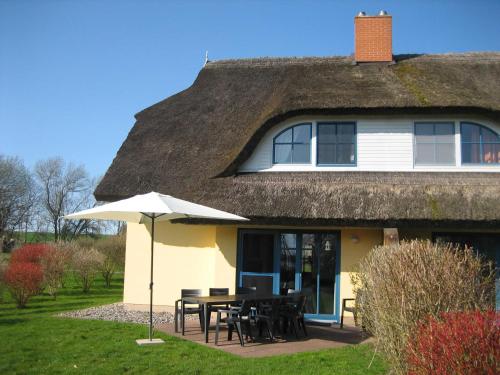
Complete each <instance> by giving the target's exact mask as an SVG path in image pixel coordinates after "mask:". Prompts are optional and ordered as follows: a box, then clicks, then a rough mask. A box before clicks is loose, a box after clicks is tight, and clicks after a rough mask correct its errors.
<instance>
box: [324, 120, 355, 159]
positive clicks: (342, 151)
mask: <svg viewBox="0 0 500 375" xmlns="http://www.w3.org/2000/svg"><path fill="white" fill-rule="evenodd" d="M356 138H357V137H356V123H355V122H320V123H318V127H317V134H316V139H317V151H316V163H317V164H318V165H337V166H343V165H345V166H352V165H356V153H357V152H356V148H357V146H356Z"/></svg>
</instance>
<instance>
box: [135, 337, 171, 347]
mask: <svg viewBox="0 0 500 375" xmlns="http://www.w3.org/2000/svg"><path fill="white" fill-rule="evenodd" d="M135 342H136V343H137V345H140V346H142V345H156V344H164V343H165V341H163V340H162V339H151V340H150V339H140V340H135Z"/></svg>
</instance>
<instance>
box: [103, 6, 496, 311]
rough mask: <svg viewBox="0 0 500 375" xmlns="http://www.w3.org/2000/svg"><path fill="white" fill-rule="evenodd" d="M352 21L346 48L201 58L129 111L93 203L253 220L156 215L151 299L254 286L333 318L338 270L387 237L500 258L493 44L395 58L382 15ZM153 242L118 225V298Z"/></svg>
mask: <svg viewBox="0 0 500 375" xmlns="http://www.w3.org/2000/svg"><path fill="white" fill-rule="evenodd" d="M354 23H355V54H354V56H347V57H318V58H256V59H242V60H225V61H214V62H208V63H207V64H206V65H205V66H204V67H203V69H202V70H201V71H200V73H199V75H198V77H197V78H196V80H195V82H194V83H193V85H192V86H191V87H189V88H188V89H186V90H184V91H182V92H180V93H178V94H176V95H173V96H172V97H169V98H167V99H165V100H163V101H161V102H159V103H157V104H155V105H153V106H151V107H149V108H147V109H145V110H143V111H142V112H140V113H138V114H137V115H136V120H137V122H136V124H135V125H134V127H133V129H132V130H131V132H130V134H129V135H128V137H127V139H126V141H125V142H124V143H123V145H122V147H121V148H120V150H119V151H118V154H117V156H116V158H115V159H114V161H113V163H112V165H111V166H110V168H109V169H108V171H107V173H106V175H105V177H104V178H103V180H102V181H101V183H100V184H99V186H98V187H97V189H96V191H95V196H96V198H97V199H98V200H104V201H111V200H116V199H121V198H125V197H129V196H132V195H134V194H139V193H146V192H149V191H152V190H154V191H158V192H160V193H164V194H170V195H173V196H175V197H178V198H182V199H186V200H189V201H193V202H196V203H200V204H203V205H207V206H210V207H214V208H217V209H221V210H225V211H228V212H231V213H234V214H237V215H241V216H244V217H247V218H249V219H250V222H248V223H244V224H242V223H227V222H226V223H222V222H216V221H210V220H198V221H196V222H194V223H193V222H190V224H187V223H186V221H183V220H177V221H176V222H174V223H167V222H162V223H160V224H158V226H157V231H156V234H157V241H156V252H155V259H156V260H155V296H154V304H155V306H156V307H157V308H161V307H163V306H172V305H173V304H174V301H175V300H176V299H177V298H178V297H179V294H180V289H181V288H202V289H204V290H205V291H206V292H208V288H209V287H230V289H231V291H234V288H235V287H236V286H237V285H238V286H253V285H255V286H257V287H258V288H259V289H261V290H266V291H270V292H271V291H272V292H275V293H279V292H281V291H283V290H286V289H301V290H302V291H303V292H304V293H306V294H308V295H309V305H308V311H307V312H308V314H309V315H308V317H309V318H314V319H320V320H331V321H335V320H337V319H338V317H339V308H340V303H341V299H343V298H348V297H352V285H351V282H350V278H349V273H350V272H352V271H354V270H355V267H356V264H357V263H358V262H359V261H360V260H361V259H362V258H363V256H365V255H366V254H367V253H368V252H369V251H370V249H372V248H373V247H374V246H376V245H379V244H382V243H383V242H384V241H397V240H398V239H411V238H428V239H432V240H439V239H443V240H447V241H455V242H459V243H468V244H472V245H474V246H475V247H476V248H477V249H479V251H481V252H482V253H484V254H486V255H487V256H489V257H490V258H491V259H492V260H494V261H496V262H497V265H498V264H500V137H499V134H500V53H497V52H495V53H462V54H442V55H396V56H393V54H392V18H391V16H389V15H387V14H384V13H382V14H381V15H378V16H366V15H364V14H360V15H358V16H357V17H356V18H355V22H354ZM149 239H150V237H149V232H148V227H147V226H145V225H141V224H129V225H128V230H127V250H126V251H127V252H126V267H125V289H124V302H125V303H127V304H131V305H138V306H139V305H147V304H148V302H149V301H148V298H149V297H148V296H149V293H148V286H149V272H148V264H149V257H148V253H147V252H146V251H145V249H147V248H148V241H149Z"/></svg>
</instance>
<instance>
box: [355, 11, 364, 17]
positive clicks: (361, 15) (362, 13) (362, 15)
mask: <svg viewBox="0 0 500 375" xmlns="http://www.w3.org/2000/svg"><path fill="white" fill-rule="evenodd" d="M364 16H366V13H365V12H363V11H361V12H359V13H358V15H357V17H364Z"/></svg>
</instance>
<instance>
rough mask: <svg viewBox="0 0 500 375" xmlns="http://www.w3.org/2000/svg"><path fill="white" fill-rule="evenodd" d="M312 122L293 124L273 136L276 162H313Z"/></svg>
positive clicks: (274, 159)
mask: <svg viewBox="0 0 500 375" xmlns="http://www.w3.org/2000/svg"><path fill="white" fill-rule="evenodd" d="M311 135H312V124H311V123H306V124H298V125H294V126H291V127H289V128H287V129H285V130H283V131H282V132H280V133H279V134H278V135H276V136H275V137H274V138H273V163H274V164H309V163H311Z"/></svg>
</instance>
